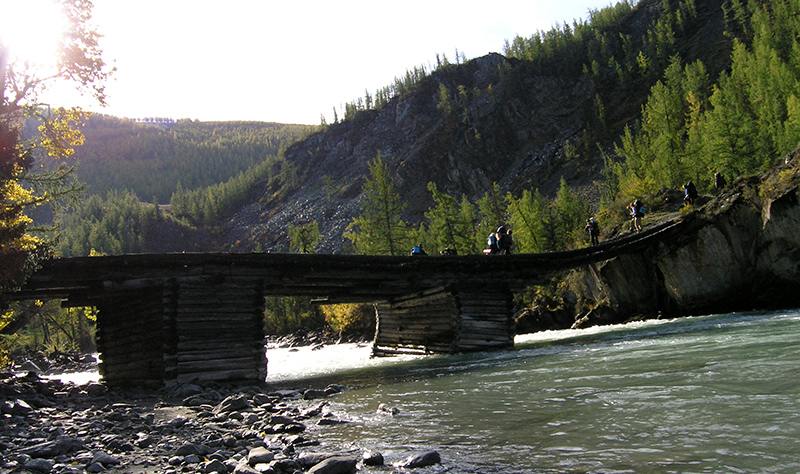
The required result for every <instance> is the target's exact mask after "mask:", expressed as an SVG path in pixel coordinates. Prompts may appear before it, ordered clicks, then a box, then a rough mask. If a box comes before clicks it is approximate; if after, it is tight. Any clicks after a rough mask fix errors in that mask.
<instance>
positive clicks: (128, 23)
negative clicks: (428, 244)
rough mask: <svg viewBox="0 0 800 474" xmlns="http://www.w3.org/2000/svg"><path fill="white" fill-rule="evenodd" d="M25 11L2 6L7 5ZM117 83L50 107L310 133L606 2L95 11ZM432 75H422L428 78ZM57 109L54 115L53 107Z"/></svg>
mask: <svg viewBox="0 0 800 474" xmlns="http://www.w3.org/2000/svg"><path fill="white" fill-rule="evenodd" d="M9 1H11V2H31V1H32V0H0V3H5V2H9ZM93 3H94V10H93V12H94V13H93V18H92V23H93V24H95V25H96V27H97V30H98V32H99V33H100V34H102V35H103V38H102V39H101V42H100V46H101V48H102V49H103V52H104V58H105V60H106V61H107V62H108V63H110V64H113V65H114V66H115V67H116V68H117V71H116V73H115V74H114V76H113V78H112V79H111V80H110V82H109V83H108V85H107V88H106V92H107V94H108V106H107V107H105V108H101V107H99V106H95V105H93V104H91V102H89V101H88V99H81V98H80V97H77V96H75V95H72V94H67V93H65V92H64V91H63V90H59V89H56V90H54V91H52V92H51V93H50V95H49V96H47V100H48V101H50V102H52V105H81V106H83V107H84V108H86V109H89V110H94V111H97V112H101V113H105V114H109V115H115V116H118V117H129V118H145V117H167V118H174V119H181V118H189V119H197V120H201V121H214V120H223V121H227V120H255V121H266V122H278V123H302V124H319V123H320V122H321V117H322V116H323V115H324V116H325V119H326V120H327V121H328V122H332V121H333V109H334V107H335V108H336V109H337V113H338V114H339V117H342V116H343V115H344V113H343V111H342V110H343V108H344V104H345V103H349V102H354V101H355V100H356V99H357V98H359V97H362V98H363V97H364V96H365V94H366V91H369V93H370V94H371V95H373V96H374V93H375V91H376V90H378V89H381V88H383V87H386V86H388V85H390V84H392V83H393V82H394V79H395V78H397V77H403V76H404V75H405V73H406V71H407V70H409V69H413V68H414V67H416V66H422V65H425V66H426V67H429V66H431V65H433V64H435V62H436V55H437V54H439V55H440V56H441V55H444V56H446V57H447V58H448V60H450V61H451V62H453V61H454V60H455V55H456V51H458V52H459V54H463V55H464V56H465V57H466V59H467V60H469V59H472V58H476V57H480V56H483V55H485V54H488V53H491V52H498V53H502V52H503V46H504V44H505V41H506V40H509V41H511V40H512V39H513V38H514V37H515V36H517V35H519V36H523V37H530V36H532V35H533V34H534V33H535V32H537V31H540V30H542V31H547V30H550V29H551V28H552V27H553V26H554V25H556V24H563V23H564V22H569V23H572V21H573V19H577V18H581V19H586V18H587V17H588V12H589V11H590V10H599V9H602V8H604V7H606V6H609V5H611V4H613V3H616V1H615V0H557V1H552V0H496V1H493V2H489V1H480V2H479V1H474V0H459V1H451V0H404V1H399V2H398V1H392V2H388V1H374V0H365V1H361V0H339V1H329V0H325V1H320V0H313V1H308V0H280V1H275V0H226V1H220V0H135V1H133V0H93ZM429 70H430V67H429ZM61 101H64V102H65V103H63V104H61V103H59V102H61Z"/></svg>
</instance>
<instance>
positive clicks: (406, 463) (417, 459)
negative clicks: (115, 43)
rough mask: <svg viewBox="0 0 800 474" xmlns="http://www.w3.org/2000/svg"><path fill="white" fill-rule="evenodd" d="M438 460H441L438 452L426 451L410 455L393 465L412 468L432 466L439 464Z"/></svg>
mask: <svg viewBox="0 0 800 474" xmlns="http://www.w3.org/2000/svg"><path fill="white" fill-rule="evenodd" d="M440 462H442V458H441V456H439V453H438V452H436V451H428V452H425V453H420V454H414V455H411V456H409V457H407V458H405V459H403V460H402V461H400V462H398V463H396V464H395V466H396V467H401V468H407V469H412V468H417V467H426V466H433V465H434V464H439V463H440Z"/></svg>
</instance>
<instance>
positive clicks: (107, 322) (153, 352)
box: [96, 287, 164, 386]
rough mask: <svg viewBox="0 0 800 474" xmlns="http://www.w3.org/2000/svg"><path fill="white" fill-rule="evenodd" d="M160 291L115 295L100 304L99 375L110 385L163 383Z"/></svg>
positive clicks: (158, 384) (162, 334) (150, 290)
mask: <svg viewBox="0 0 800 474" xmlns="http://www.w3.org/2000/svg"><path fill="white" fill-rule="evenodd" d="M161 292H162V290H161V288H160V287H152V288H145V289H139V290H134V291H124V292H115V293H114V294H113V295H108V296H106V297H104V298H103V299H101V300H100V301H98V302H97V313H98V314H97V336H96V340H97V350H98V352H99V353H100V364H99V372H100V375H102V376H103V379H104V380H105V382H106V383H108V384H109V385H121V384H129V385H142V386H160V385H161V384H162V383H163V380H164V359H163V355H162V350H163V336H164V333H163V328H162V325H161V321H162V314H163V306H162V301H161Z"/></svg>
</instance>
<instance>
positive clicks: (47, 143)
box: [39, 107, 91, 158]
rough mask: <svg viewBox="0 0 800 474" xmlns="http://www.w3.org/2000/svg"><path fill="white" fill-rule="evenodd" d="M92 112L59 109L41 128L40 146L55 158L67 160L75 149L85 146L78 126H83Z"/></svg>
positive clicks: (75, 108)
mask: <svg viewBox="0 0 800 474" xmlns="http://www.w3.org/2000/svg"><path fill="white" fill-rule="evenodd" d="M90 115H91V112H84V111H83V110H82V109H81V108H80V107H73V108H71V109H65V108H64V107H59V108H58V109H56V110H55V111H54V113H53V114H52V115H51V116H50V117H48V118H47V119H46V120H45V121H44V122H43V123H42V124H41V125H40V126H39V133H40V137H39V140H40V145H41V146H42V147H43V148H44V149H45V150H47V153H48V154H49V155H50V156H52V157H54V158H66V157H68V156H71V155H72V154H73V153H75V149H74V147H76V146H80V145H83V141H84V137H83V134H82V133H81V132H80V130H78V128H77V127H78V126H80V125H83V123H84V121H85V120H86V118H88V117H89V116H90Z"/></svg>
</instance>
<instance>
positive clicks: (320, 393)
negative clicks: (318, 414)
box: [303, 389, 328, 400]
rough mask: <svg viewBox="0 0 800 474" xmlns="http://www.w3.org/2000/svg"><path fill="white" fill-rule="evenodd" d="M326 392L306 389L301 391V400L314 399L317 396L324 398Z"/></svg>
mask: <svg viewBox="0 0 800 474" xmlns="http://www.w3.org/2000/svg"><path fill="white" fill-rule="evenodd" d="M327 396H328V394H327V393H325V390H316V389H308V390H306V391H305V392H303V400H315V399H318V398H325V397H327Z"/></svg>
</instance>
